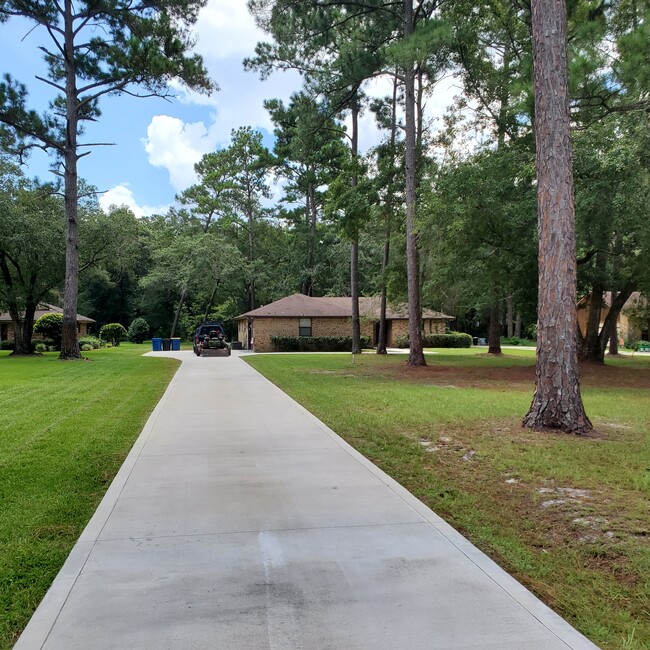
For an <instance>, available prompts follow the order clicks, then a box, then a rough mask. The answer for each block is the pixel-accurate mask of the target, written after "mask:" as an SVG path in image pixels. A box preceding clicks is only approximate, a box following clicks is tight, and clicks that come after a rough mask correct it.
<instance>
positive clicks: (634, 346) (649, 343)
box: [630, 341, 650, 352]
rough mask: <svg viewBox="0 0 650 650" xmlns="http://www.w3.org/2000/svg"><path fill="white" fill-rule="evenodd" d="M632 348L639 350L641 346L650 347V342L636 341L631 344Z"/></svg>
mask: <svg viewBox="0 0 650 650" xmlns="http://www.w3.org/2000/svg"><path fill="white" fill-rule="evenodd" d="M630 348H631V349H632V350H634V351H635V352H638V351H639V348H650V342H648V341H635V342H634V343H631V344H630Z"/></svg>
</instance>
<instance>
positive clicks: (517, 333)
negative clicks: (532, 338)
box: [515, 312, 521, 339]
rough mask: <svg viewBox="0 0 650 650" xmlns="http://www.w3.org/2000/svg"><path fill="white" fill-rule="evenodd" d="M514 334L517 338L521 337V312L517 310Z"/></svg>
mask: <svg viewBox="0 0 650 650" xmlns="http://www.w3.org/2000/svg"><path fill="white" fill-rule="evenodd" d="M515 336H516V337H517V338H518V339H520V338H521V314H520V313H519V312H517V315H516V316H515Z"/></svg>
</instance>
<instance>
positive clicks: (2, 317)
mask: <svg viewBox="0 0 650 650" xmlns="http://www.w3.org/2000/svg"><path fill="white" fill-rule="evenodd" d="M51 313H57V314H62V313H63V309H61V307H57V306H56V305H50V304H49V303H41V304H40V305H39V306H38V309H37V310H36V312H35V314H34V321H37V320H38V319H39V318H40V317H41V316H43V315H44V314H51ZM0 322H3V323H5V322H11V314H9V313H8V312H3V313H0ZM77 322H78V323H94V322H96V321H94V320H93V319H92V318H88V316H82V315H81V314H77Z"/></svg>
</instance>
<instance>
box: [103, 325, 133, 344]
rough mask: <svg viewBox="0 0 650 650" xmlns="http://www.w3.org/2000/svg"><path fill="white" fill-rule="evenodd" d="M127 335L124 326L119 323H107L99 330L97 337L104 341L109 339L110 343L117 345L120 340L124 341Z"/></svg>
mask: <svg viewBox="0 0 650 650" xmlns="http://www.w3.org/2000/svg"><path fill="white" fill-rule="evenodd" d="M127 336H128V332H127V331H126V328H125V327H124V325H122V324H120V323H108V324H107V325H104V326H103V327H102V328H101V329H100V330H99V337H100V338H101V339H103V340H104V341H110V342H111V344H112V345H119V344H120V342H121V341H126V338H127Z"/></svg>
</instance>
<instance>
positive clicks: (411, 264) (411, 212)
mask: <svg viewBox="0 0 650 650" xmlns="http://www.w3.org/2000/svg"><path fill="white" fill-rule="evenodd" d="M412 33H413V0H404V37H405V38H408V37H409V36H410V35H411V34H412ZM404 103H405V106H404V109H405V110H404V144H405V162H406V188H405V189H406V197H405V198H406V270H407V284H408V307H409V347H410V350H409V359H408V365H409V366H426V365H427V364H426V361H425V360H424V351H423V349H422V307H421V304H420V272H419V259H418V236H417V231H416V225H415V215H416V201H417V170H416V158H417V151H416V133H415V70H414V69H413V63H412V62H409V63H407V64H406V69H405V71H404Z"/></svg>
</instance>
